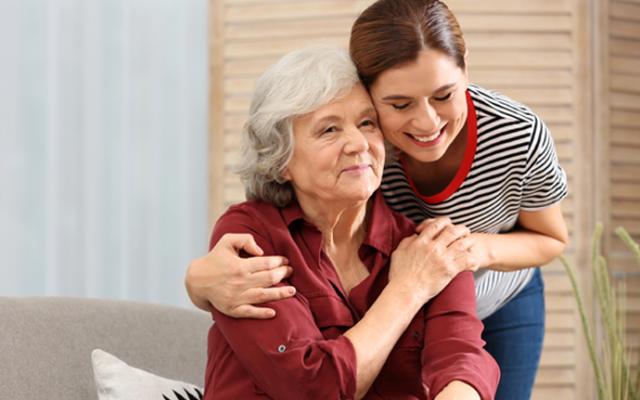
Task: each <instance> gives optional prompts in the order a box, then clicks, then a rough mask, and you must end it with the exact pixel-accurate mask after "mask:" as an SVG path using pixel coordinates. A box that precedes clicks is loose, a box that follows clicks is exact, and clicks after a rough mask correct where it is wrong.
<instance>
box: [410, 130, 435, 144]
mask: <svg viewBox="0 0 640 400" xmlns="http://www.w3.org/2000/svg"><path fill="white" fill-rule="evenodd" d="M438 136H440V132H437V133H434V134H433V135H431V136H413V135H411V137H412V138H414V139H415V140H417V141H418V142H420V143H427V142H431V141H433V140H436V139H437V138H438Z"/></svg>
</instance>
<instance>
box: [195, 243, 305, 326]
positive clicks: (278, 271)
mask: <svg viewBox="0 0 640 400" xmlns="http://www.w3.org/2000/svg"><path fill="white" fill-rule="evenodd" d="M241 251H244V252H245V253H247V254H249V255H251V256H252V257H249V258H242V257H240V252H241ZM262 254H263V251H262V249H261V248H260V247H259V246H258V245H257V244H256V242H255V240H254V239H253V236H251V235H248V234H225V235H224V236H223V237H222V238H221V239H220V240H219V241H218V243H216V245H215V246H214V247H213V249H211V251H210V252H209V254H207V255H205V256H204V257H200V258H198V259H196V260H193V261H192V262H191V264H190V265H189V268H188V269H187V275H186V278H185V286H186V287H187V292H188V294H189V298H191V301H192V302H193V304H195V305H196V306H197V307H198V308H201V309H203V310H205V311H210V309H211V307H215V308H216V309H217V310H218V311H220V312H222V313H223V314H226V315H228V316H230V317H235V318H259V319H265V318H272V317H274V316H275V311H274V310H273V309H271V308H266V307H256V304H260V303H265V302H268V301H274V300H280V299H284V298H288V297H291V296H293V295H294V294H295V288H294V287H293V286H278V287H273V286H274V285H275V284H277V283H279V282H280V281H281V280H282V279H284V278H286V277H288V276H289V275H290V274H291V273H292V268H291V267H289V266H288V265H287V264H288V260H287V259H285V258H284V257H279V256H269V257H264V256H262Z"/></svg>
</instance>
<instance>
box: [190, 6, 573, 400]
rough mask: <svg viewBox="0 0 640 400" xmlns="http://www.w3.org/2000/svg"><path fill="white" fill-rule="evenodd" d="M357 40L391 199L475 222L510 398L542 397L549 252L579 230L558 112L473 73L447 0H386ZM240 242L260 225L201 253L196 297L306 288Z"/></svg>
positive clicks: (248, 299) (222, 302)
mask: <svg viewBox="0 0 640 400" xmlns="http://www.w3.org/2000/svg"><path fill="white" fill-rule="evenodd" d="M350 52H351V57H352V59H353V61H354V62H355V64H356V67H357V68H358V72H359V75H360V78H361V80H362V82H363V83H364V85H365V87H367V89H368V90H369V93H370V95H371V97H372V100H373V103H374V105H375V107H376V110H377V111H378V118H379V122H380V127H381V129H382V131H383V134H384V136H385V139H386V140H387V142H388V143H389V144H390V146H389V148H388V153H387V160H388V164H387V165H386V167H385V172H384V177H383V180H382V192H383V194H384V197H385V200H386V202H387V204H389V205H390V206H391V207H392V208H393V209H395V210H396V211H400V212H402V213H404V214H405V215H407V216H408V217H410V218H412V219H413V220H414V221H416V222H420V221H423V220H424V219H430V218H435V217H437V216H448V217H449V218H451V219H452V221H453V222H454V223H456V224H464V225H466V226H467V227H468V228H469V229H470V230H471V232H473V233H472V234H471V235H470V239H471V240H472V241H473V245H472V246H471V250H470V251H471V256H472V257H473V258H474V259H475V262H474V265H473V267H472V269H473V270H475V271H476V272H475V279H476V295H477V302H478V315H479V316H480V318H482V319H483V322H484V325H485V331H484V333H483V339H484V340H485V341H486V342H487V346H486V349H487V350H488V351H489V352H490V353H491V354H492V355H493V357H494V358H495V359H496V360H497V361H498V364H499V366H500V369H501V382H500V386H499V388H498V393H497V395H496V398H497V399H510V400H511V399H528V398H529V397H530V395H531V389H532V387H533V383H534V380H535V375H536V371H537V368H538V363H539V359H540V354H541V350H542V341H543V336H544V316H545V313H544V291H543V283H542V279H541V274H540V271H539V269H538V268H537V266H540V265H542V264H545V263H547V262H549V261H551V260H552V259H553V258H555V257H556V256H558V255H559V254H560V253H561V252H562V251H563V249H564V247H565V246H566V243H567V240H568V234H567V229H566V225H565V223H564V219H563V217H562V213H561V208H560V201H561V200H562V199H563V198H564V197H565V196H566V192H567V187H566V176H565V174H564V172H563V170H562V168H561V167H560V166H559V164H558V161H557V156H556V154H555V149H554V146H553V140H552V138H551V136H550V134H549V132H548V130H547V128H546V126H545V125H544V123H543V122H542V121H541V120H540V118H539V117H538V116H537V115H535V114H534V113H533V112H532V111H531V110H530V109H528V108H527V107H525V106H523V105H522V104H519V103H517V102H515V101H513V100H511V99H509V98H507V97H505V96H502V95H500V94H497V93H494V92H491V91H488V90H486V89H483V88H481V87H478V86H476V85H473V84H470V83H469V81H468V71H467V63H466V55H467V50H466V46H465V43H464V39H463V35H462V31H461V29H460V27H459V25H458V23H457V21H456V19H455V17H454V15H453V14H452V13H451V12H450V10H449V9H448V8H447V7H446V5H445V4H444V3H442V2H441V1H437V0H379V1H377V2H375V3H374V4H373V5H371V6H370V7H369V8H367V9H366V10H365V11H364V12H363V13H362V14H361V15H360V16H359V17H358V19H357V20H356V22H355V23H354V25H353V28H352V32H351V41H350ZM421 227H422V225H419V226H418V231H420V229H421ZM240 249H244V250H245V251H246V252H248V253H249V254H251V255H254V256H259V255H260V254H261V251H260V249H259V248H258V247H257V246H256V245H255V243H254V242H253V241H252V239H251V238H250V237H248V236H231V235H230V236H227V237H224V238H223V239H222V240H221V241H220V242H218V244H217V245H216V247H215V248H214V249H213V250H212V252H211V253H210V254H209V255H208V256H206V257H203V258H201V259H198V260H196V261H194V262H193V263H192V264H191V265H190V267H189V271H188V275H187V288H188V290H189V292H190V295H191V298H192V300H193V301H194V303H195V304H196V305H198V306H200V307H201V308H207V307H209V302H211V303H213V304H214V305H215V307H216V308H218V309H220V310H222V311H223V312H225V313H227V314H229V315H232V316H236V317H248V318H268V317H271V316H273V314H274V313H273V310H269V309H264V308H259V307H255V306H254V305H255V304H259V303H261V302H264V301H266V300H274V299H278V298H283V297H287V296H290V295H292V294H293V292H294V289H293V288H292V287H288V286H284V287H277V288H274V287H270V286H271V285H272V284H273V283H275V282H278V281H280V280H281V279H282V278H283V277H284V276H285V275H287V274H288V273H290V272H291V270H290V268H289V267H288V266H287V260H286V259H284V258H282V257H265V258H261V257H255V258H251V259H241V258H240V257H239V256H238V253H239V250H240Z"/></svg>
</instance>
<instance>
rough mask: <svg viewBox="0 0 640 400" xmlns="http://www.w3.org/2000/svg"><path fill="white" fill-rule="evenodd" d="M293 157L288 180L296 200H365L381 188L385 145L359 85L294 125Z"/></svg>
mask: <svg viewBox="0 0 640 400" xmlns="http://www.w3.org/2000/svg"><path fill="white" fill-rule="evenodd" d="M293 138H294V146H293V154H292V158H291V160H290V161H289V164H288V165H287V168H286V170H285V173H284V177H285V178H286V179H288V180H289V181H290V182H291V184H292V185H293V187H294V189H295V192H296V196H297V197H298V199H299V200H301V199H302V198H303V197H305V196H312V197H313V198H315V199H322V200H328V201H345V200H346V201H351V200H353V201H362V200H366V199H368V198H369V197H370V196H371V194H372V193H373V192H374V191H375V190H376V189H377V188H378V186H379V185H380V180H381V178H382V169H383V166H384V143H383V138H382V133H381V132H380V130H379V129H378V122H377V116H376V111H375V109H374V107H373V104H372V103H371V99H370V97H369V94H368V93H367V91H366V90H365V89H364V87H363V86H362V85H360V84H357V85H355V86H354V87H353V88H352V89H351V90H350V91H349V92H348V93H347V94H346V95H344V96H340V97H339V98H337V99H335V100H334V101H332V102H330V103H328V104H325V105H324V106H322V107H320V108H318V109H317V110H315V111H314V112H311V113H309V114H306V115H304V116H301V117H298V118H296V119H295V120H294V121H293Z"/></svg>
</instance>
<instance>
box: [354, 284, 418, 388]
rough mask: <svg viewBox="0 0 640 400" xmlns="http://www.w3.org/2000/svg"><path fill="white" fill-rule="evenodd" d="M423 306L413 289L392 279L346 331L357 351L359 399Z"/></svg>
mask: <svg viewBox="0 0 640 400" xmlns="http://www.w3.org/2000/svg"><path fill="white" fill-rule="evenodd" d="M421 307H422V304H421V303H420V302H418V301H416V300H415V299H414V296H413V295H412V294H411V293H407V292H403V291H402V290H398V289H397V288H396V287H394V286H392V283H390V284H389V285H387V287H386V288H385V289H384V290H383V291H382V293H381V294H380V296H379V297H378V299H377V300H376V301H375V303H374V304H373V305H372V306H371V308H370V309H369V310H368V311H367V313H366V314H365V315H364V317H363V318H362V319H361V320H360V321H359V322H358V323H357V324H356V325H354V326H353V327H352V328H351V329H349V330H348V331H347V332H345V334H344V336H346V337H347V338H348V339H349V340H350V341H351V343H352V344H353V347H354V349H355V353H356V365H357V368H356V399H359V398H362V397H363V396H364V395H365V394H366V393H367V391H368V390H369V388H370V387H371V384H372V383H373V381H374V380H375V379H376V377H377V376H378V374H379V373H380V370H381V369H382V366H383V365H384V363H385V362H386V360H387V357H388V356H389V353H390V352H391V350H392V349H393V347H394V346H395V344H396V342H397V341H398V339H399V338H400V336H401V335H402V333H403V332H404V331H405V330H406V328H407V326H408V325H409V323H410V322H411V320H412V319H413V317H414V316H415V314H416V313H417V312H418V310H419V309H420V308H421Z"/></svg>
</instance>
